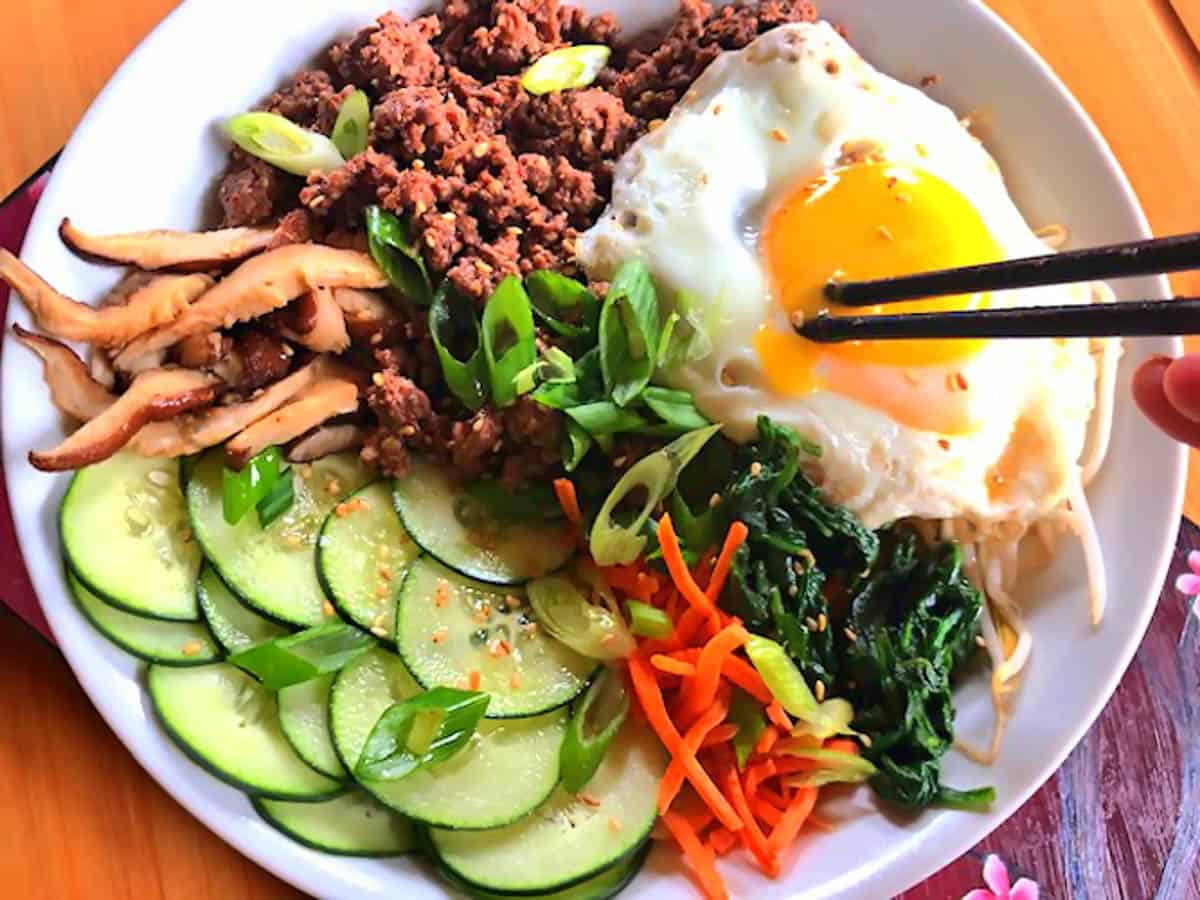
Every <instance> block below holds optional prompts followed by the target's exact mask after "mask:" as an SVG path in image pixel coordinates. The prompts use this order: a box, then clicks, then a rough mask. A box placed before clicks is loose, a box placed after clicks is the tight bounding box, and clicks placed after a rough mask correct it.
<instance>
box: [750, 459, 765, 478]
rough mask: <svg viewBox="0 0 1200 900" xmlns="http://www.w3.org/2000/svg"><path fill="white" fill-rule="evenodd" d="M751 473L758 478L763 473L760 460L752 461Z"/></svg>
mask: <svg viewBox="0 0 1200 900" xmlns="http://www.w3.org/2000/svg"><path fill="white" fill-rule="evenodd" d="M750 474H751V475H753V476H754V477H755V478H757V477H758V476H759V475H761V474H762V463H760V462H752V463H750Z"/></svg>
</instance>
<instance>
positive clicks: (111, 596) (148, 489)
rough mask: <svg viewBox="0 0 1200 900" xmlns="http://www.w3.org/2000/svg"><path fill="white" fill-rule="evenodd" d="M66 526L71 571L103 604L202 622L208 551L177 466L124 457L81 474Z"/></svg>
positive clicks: (67, 506) (71, 491)
mask: <svg viewBox="0 0 1200 900" xmlns="http://www.w3.org/2000/svg"><path fill="white" fill-rule="evenodd" d="M58 525H59V531H60V532H61V534H62V542H63V551H64V553H65V554H66V557H67V563H68V565H70V567H71V568H72V569H73V570H74V572H75V574H76V575H77V576H78V578H79V580H80V581H81V582H83V584H84V585H85V586H86V587H87V588H88V590H90V591H91V592H92V593H93V594H95V595H96V596H97V597H99V598H100V599H102V600H104V601H105V602H106V603H109V604H110V605H112V606H115V607H117V608H118V609H121V610H124V611H125V612H128V613H133V614H134V615H138V616H147V617H150V618H155V619H168V620H170V621H177V622H197V621H199V620H200V610H199V608H198V607H197V606H196V575H197V573H198V572H199V571H200V558H201V557H200V547H199V545H198V544H197V543H196V542H195V541H194V540H192V539H191V529H190V526H189V524H188V517H187V511H186V509H185V507H184V502H183V494H182V492H181V491H180V488H179V465H178V464H177V463H176V462H175V461H174V460H169V459H158V458H151V457H145V456H138V455H136V454H134V453H118V454H117V455H116V456H112V457H110V458H109V459H106V460H105V461H104V462H101V463H96V464H95V465H93V466H87V467H85V468H82V469H80V470H79V471H77V472H76V473H75V475H74V477H73V478H72V479H71V486H70V487H69V488H67V494H66V496H65V497H63V502H62V508H61V510H60V511H59V523H58Z"/></svg>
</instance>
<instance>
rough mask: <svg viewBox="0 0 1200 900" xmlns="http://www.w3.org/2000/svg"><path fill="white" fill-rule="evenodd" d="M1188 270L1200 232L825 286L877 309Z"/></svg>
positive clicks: (1199, 247)
mask: <svg viewBox="0 0 1200 900" xmlns="http://www.w3.org/2000/svg"><path fill="white" fill-rule="evenodd" d="M1186 269H1200V231H1198V232H1193V233H1191V234H1177V235H1174V236H1173V237H1164V238H1153V239H1151V240H1145V241H1133V242H1131V243H1128V244H1111V245H1109V246H1107V247H1089V248H1087V249H1084V250H1068V251H1066V252H1065V253H1048V254H1046V255H1045V256H1030V257H1027V258H1025V259H1010V260H1006V261H1005V262H998V263H989V264H987V265H981V266H964V267H963V268H961V269H942V270H939V271H936V272H922V273H920V274H918V275H903V276H900V277H898V278H881V279H878V280H876V281H842V282H837V281H831V282H829V284H827V285H826V286H825V295H826V296H827V297H828V298H829V299H830V300H835V301H837V302H838V303H842V304H845V305H846V306H871V305H874V304H876V303H896V302H898V301H901V300H914V299H916V298H919V297H940V296H945V295H947V294H976V293H979V292H981V291H1004V290H1010V289H1012V288H1022V287H1039V286H1042V285H1048V284H1067V283H1070V282H1077V281H1096V280H1098V279H1102V278H1130V277H1133V276H1135V275H1159V274H1162V273H1164V272H1181V271H1184V270H1186Z"/></svg>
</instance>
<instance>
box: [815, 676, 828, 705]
mask: <svg viewBox="0 0 1200 900" xmlns="http://www.w3.org/2000/svg"><path fill="white" fill-rule="evenodd" d="M813 694H815V695H816V698H817V702H818V703H822V702H823V701H824V700H825V682H823V681H820V680H818V681H817V683H816V684H815V685H813Z"/></svg>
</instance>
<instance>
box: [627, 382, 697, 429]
mask: <svg viewBox="0 0 1200 900" xmlns="http://www.w3.org/2000/svg"><path fill="white" fill-rule="evenodd" d="M642 402H643V403H645V404H646V406H648V407H649V408H650V410H651V411H652V412H653V413H654V414H655V415H656V416H658V417H659V418H660V419H662V420H663V426H665V430H664V432H663V433H665V434H683V433H684V432H687V431H694V430H696V429H697V428H705V427H707V426H708V425H711V424H712V423H711V422H709V421H708V419H706V418H704V416H703V415H701V414H700V411H699V410H698V409H696V403H695V401H694V400H693V399H692V395H691V394H689V393H688V392H687V391H673V390H670V389H668V388H664V387H655V386H650V387H647V388H646V389H645V390H643V391H642ZM663 426H659V427H660V428H662V427H663Z"/></svg>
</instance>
